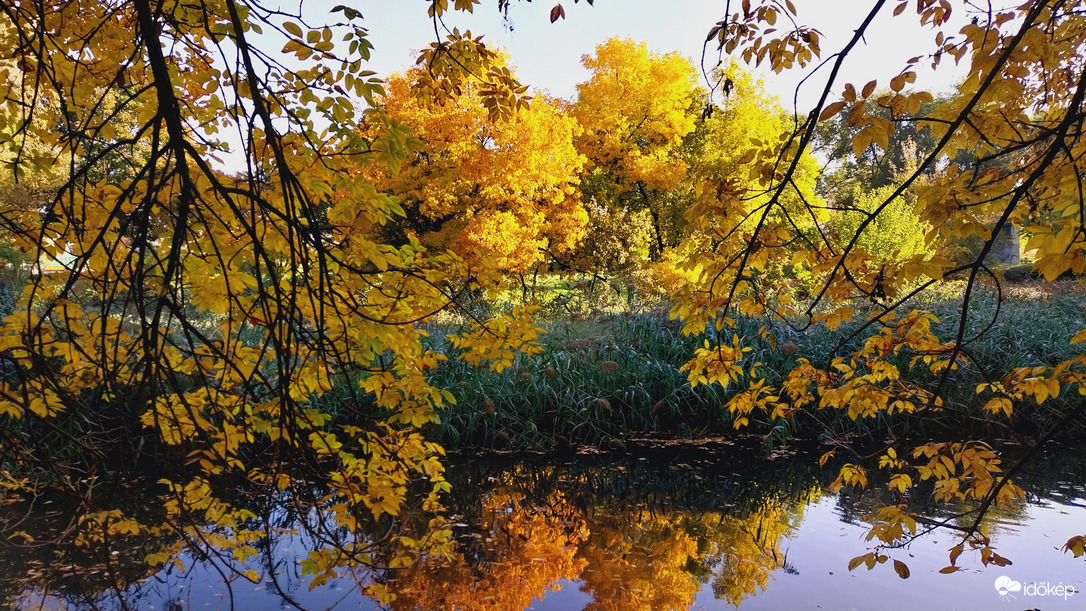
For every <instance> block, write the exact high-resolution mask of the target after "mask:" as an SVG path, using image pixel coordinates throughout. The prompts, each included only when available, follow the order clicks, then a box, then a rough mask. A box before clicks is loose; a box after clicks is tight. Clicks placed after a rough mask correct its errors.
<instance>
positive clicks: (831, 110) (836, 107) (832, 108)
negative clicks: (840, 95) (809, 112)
mask: <svg viewBox="0 0 1086 611" xmlns="http://www.w3.org/2000/svg"><path fill="white" fill-rule="evenodd" d="M845 104H847V102H834V103H833V104H830V105H829V106H827V107H826V108H824V109H822V114H820V115H818V120H819V121H825V120H826V119H829V118H830V117H832V116H834V115H836V114H837V113H839V112H841V109H842V108H844V107H845Z"/></svg>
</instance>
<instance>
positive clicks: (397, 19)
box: [306, 0, 967, 112]
mask: <svg viewBox="0 0 1086 611" xmlns="http://www.w3.org/2000/svg"><path fill="white" fill-rule="evenodd" d="M322 2H328V3H329V4H327V6H332V5H334V4H339V3H341V2H343V0H322ZM555 2H556V0H535V1H534V2H531V3H528V2H524V1H523V0H521V1H520V2H515V3H514V4H513V7H512V9H511V11H510V17H511V22H512V26H513V28H512V31H510V30H509V29H508V28H507V27H506V25H507V24H506V23H504V22H503V19H502V17H501V15H499V14H498V11H497V9H496V4H497V3H496V2H494V0H483V3H482V4H481V5H479V6H477V7H476V10H475V14H473V15H468V14H465V13H451V14H450V15H449V16H447V18H446V23H447V24H448V25H449V26H450V27H453V26H456V27H459V28H460V29H461V30H464V29H470V30H471V31H472V33H473V34H484V35H485V36H486V39H487V40H489V41H491V42H492V43H496V44H497V45H498V46H500V47H503V48H505V49H506V50H508V51H509V52H510V55H511V56H512V58H513V61H514V63H515V65H516V68H517V73H518V76H519V77H520V78H521V80H522V81H523V82H525V83H528V84H531V85H532V87H533V89H534V90H536V91H540V90H543V91H547V92H549V93H550V94H552V95H556V96H559V97H565V98H572V97H573V96H574V95H575V93H576V88H575V85H576V84H577V83H578V82H581V81H583V80H585V79H586V78H587V76H588V74H587V72H586V71H585V70H584V69H583V68H582V66H581V62H580V58H581V56H582V55H583V54H585V53H591V52H592V51H593V49H594V48H595V46H596V45H597V44H598V43H600V42H602V41H603V40H606V39H607V38H609V37H611V36H622V37H629V38H633V39H635V40H639V41H645V42H646V43H647V44H648V46H649V48H650V49H652V50H654V51H660V52H668V51H679V52H680V53H682V54H683V55H685V56H687V57H689V58H690V59H691V60H693V61H694V62H695V65H696V64H697V63H698V62H699V60H700V55H701V48H702V42H703V41H704V40H705V35H706V33H707V32H708V30H709V28H710V27H712V25H713V24H714V23H715V22H716V21H717V20H718V19H720V18H721V16H722V13H723V11H724V4H725V3H724V2H722V1H720V0H596V2H595V6H588V4H587V2H585V1H582V2H580V3H578V4H574V2H573V0H563V1H562V4H563V6H564V7H565V9H566V19H564V20H559V21H558V22H557V23H554V24H551V23H550V22H549V20H548V18H547V15H548V12H549V10H550V8H551V7H552V6H554V4H555ZM348 3H349V4H350V6H352V7H354V8H356V9H358V10H360V11H361V12H362V14H363V15H364V17H365V19H364V22H365V23H366V25H367V26H368V27H369V28H370V33H371V40H372V42H373V43H374V45H375V47H376V48H375V50H374V54H373V59H372V61H371V66H370V69H372V70H375V71H377V72H378V74H380V75H388V74H390V73H392V72H396V71H400V70H402V69H403V68H405V67H406V66H408V65H410V64H411V62H412V61H413V56H412V51H413V50H417V49H419V48H422V47H424V46H426V45H428V44H429V43H430V42H431V41H432V40H434V31H433V26H432V24H431V23H430V22H429V20H428V18H427V16H426V2H425V1H424V0H354V1H353V2H351V1H349V0H348ZM794 3H795V4H796V6H797V8H798V11H799V20H800V21H802V22H804V23H807V24H809V25H812V26H814V27H816V28H817V29H819V30H820V31H821V32H822V33H823V42H822V52H823V53H822V57H823V58H826V57H828V56H829V55H830V54H831V53H833V52H835V51H837V50H838V49H840V48H841V47H842V46H844V45H845V44H846V43H847V42H848V39H849V38H850V37H851V34H852V31H853V30H854V29H855V28H856V27H857V26H858V25H859V23H860V22H861V21H862V20H863V17H864V15H866V13H867V11H869V10H870V7H871V6H872V4H873V2H872V0H836V1H826V0H794ZM450 4H451V3H450ZM896 4H897V3H896V2H887V4H886V7H884V9H883V14H882V15H880V18H879V19H878V20H877V21H876V22H875V23H874V24H873V26H872V29H871V30H870V35H869V36H868V37H867V40H866V44H865V45H862V46H860V47H858V48H857V49H856V50H855V52H854V53H853V54H852V56H850V57H849V58H848V60H847V62H846V64H845V73H844V77H843V80H839V82H838V84H837V85H836V86H835V87H834V91H835V92H836V93H839V92H840V91H841V89H842V88H843V86H844V83H845V82H848V81H852V82H854V83H856V85H857V87H860V86H862V85H863V84H864V83H866V82H867V81H868V80H871V79H872V78H876V77H877V78H880V85H882V86H886V85H888V83H889V79H890V77H892V76H894V75H896V74H897V72H898V71H899V70H900V69H901V68H902V67H903V66H904V65H905V61H906V60H907V59H908V58H909V57H912V56H914V55H919V54H921V53H923V52H925V51H927V50H928V49H930V48H931V47H932V46H933V44H934V43H933V40H932V39H933V37H934V34H933V33H932V31H931V30H929V29H927V28H921V27H920V26H919V24H918V23H917V18H916V15H915V12H914V11H913V10H911V9H910V11H907V12H906V14H904V15H902V16H900V17H898V18H896V19H895V18H891V15H890V13H891V11H892V10H893V8H894V6H895V5H896ZM955 4H957V3H955ZM306 6H307V7H308V11H313V12H311V13H310V14H309V16H310V17H312V18H313V20H314V21H315V22H316V21H320V20H321V19H322V16H319V15H318V14H316V11H318V10H320V9H318V6H321V4H313V5H308V4H307V5H306ZM966 18H967V17H966V16H965V14H964V12H962V13H961V14H959V15H957V19H956V20H955V21H956V22H958V23H961V22H964V21H965V19H966ZM954 29H955V30H956V29H957V28H956V27H955V28H954ZM714 57H715V56H714ZM709 63H710V65H711V64H712V63H715V61H714V60H711V61H710V62H709ZM939 72H940V74H937V75H932V74H930V72H929V71H926V70H924V71H921V72H920V79H919V80H918V82H917V83H916V86H917V87H925V86H927V87H929V88H932V89H936V90H939V89H946V88H949V87H951V86H952V85H953V83H954V82H955V81H956V80H957V79H958V78H959V76H958V75H959V74H960V71H957V70H954V69H953V66H952V62H949V61H946V60H944V66H943V68H941V69H940V71H939ZM825 74H826V75H828V70H826V71H825ZM763 75H764V77H765V82H766V86H767V88H768V89H769V90H770V91H771V92H772V93H774V94H776V95H778V96H779V97H781V98H782V103H784V104H785V106H786V107H789V108H790V107H791V101H792V94H793V92H794V91H795V88H796V86H797V85H798V84H799V81H800V79H801V78H802V77H803V73H801V72H800V71H798V70H793V71H786V72H784V73H782V74H780V75H774V74H773V73H772V72H771V71H766V72H764V73H763ZM926 83H927V85H925V84H926ZM823 84H824V79H822V78H815V79H812V80H811V81H808V84H806V85H804V88H803V89H801V92H800V98H799V110H800V111H801V112H805V111H807V110H809V109H810V107H811V106H812V105H813V104H814V102H815V101H816V99H817V94H818V93H819V92H820V91H821V87H822V85H823Z"/></svg>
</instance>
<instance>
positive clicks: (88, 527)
mask: <svg viewBox="0 0 1086 611" xmlns="http://www.w3.org/2000/svg"><path fill="white" fill-rule="evenodd" d="M754 443H756V440H754V441H750V442H749V443H748V442H744V441H742V440H736V441H730V442H713V443H706V444H703V445H701V446H695V447H690V446H684V447H680V446H670V445H666V444H653V445H642V446H635V445H631V446H630V451H629V453H628V454H625V455H623V456H621V457H617V456H613V455H605V454H598V455H597V454H584V455H576V456H574V455H570V456H566V457H565V458H564V459H563V460H560V461H554V460H553V457H550V458H548V459H547V460H543V459H540V458H533V457H525V456H508V455H488V456H486V457H480V458H470V457H459V458H454V459H453V460H452V462H451V464H450V468H449V472H448V474H447V475H448V479H449V480H450V482H451V483H452V485H453V487H454V490H455V491H456V493H455V494H454V495H451V496H450V498H448V499H447V500H446V504H447V509H448V513H447V515H448V517H449V522H448V524H447V526H448V528H449V530H450V531H451V533H452V540H453V542H454V543H455V546H453V547H452V548H451V549H450V550H449V556H448V557H447V558H440V557H434V556H432V555H419V556H418V557H417V559H416V561H415V562H414V563H412V564H411V565H410V566H401V567H391V566H387V563H386V562H385V558H384V557H383V556H382V553H381V550H380V549H379V547H377V546H373V545H368V546H363V545H359V547H358V549H362V548H363V547H364V548H365V549H366V550H367V551H366V554H368V555H367V556H366V559H367V561H368V565H367V566H365V567H364V568H354V569H347V568H346V567H343V566H340V567H336V570H335V571H334V573H335V575H334V577H331V578H330V579H328V581H327V582H326V583H324V584H323V585H321V586H319V587H317V588H314V589H312V590H310V584H311V583H312V574H305V573H306V570H305V569H304V568H303V565H302V564H301V563H302V562H303V561H306V560H307V559H310V558H311V557H310V553H311V551H312V549H314V548H319V547H320V546H321V542H322V541H323V542H328V541H335V542H337V545H338V546H343V545H349V544H352V543H354V544H360V543H361V542H359V541H355V540H353V539H351V535H350V533H348V532H346V531H345V530H343V529H341V528H340V529H332V528H325V527H326V526H327V525H326V524H323V523H322V520H321V516H322V515H323V514H322V513H320V512H318V511H316V510H314V509H310V510H309V511H302V510H301V507H299V506H292V505H289V504H284V501H285V500H286V499H277V501H278V502H272V501H273V499H251V498H246V497H244V496H241V497H238V499H235V504H236V505H237V506H238V507H234V508H232V509H231V511H228V512H226V514H224V515H234V516H237V517H238V518H239V520H238V521H236V522H234V523H233V524H229V525H227V526H223V523H220V524H216V525H212V526H209V525H206V524H205V525H199V526H197V525H190V528H189V530H177V529H173V528H170V527H167V526H161V527H153V526H148V524H153V523H154V520H150V519H142V520H141V522H140V526H139V528H138V529H137V530H136V532H131V529H130V526H131V525H130V524H126V522H125V515H124V514H123V513H122V515H120V516H112V517H111V518H110V519H109V520H107V521H106V522H104V523H102V524H97V526H95V525H94V524H95V523H94V521H93V520H89V519H87V517H86V516H84V517H83V519H82V522H80V518H79V516H74V515H73V513H72V510H73V509H74V505H71V504H66V502H65V501H64V499H60V498H55V499H51V498H46V497H41V498H38V499H35V504H36V506H35V510H34V512H33V513H32V514H31V519H29V520H25V521H22V522H19V523H17V524H16V522H15V520H14V517H15V516H21V515H24V513H25V507H22V506H19V504H18V503H9V504H8V505H7V506H5V507H2V508H0V510H2V511H3V513H2V514H0V515H2V516H3V517H2V518H0V519H3V520H5V524H6V525H7V530H6V531H5V537H6V538H7V537H10V539H6V540H7V544H6V545H5V546H4V547H0V565H2V566H4V567H11V568H18V569H19V570H18V571H7V574H6V575H5V576H4V578H2V579H0V605H2V606H3V607H4V608H15V609H21V610H30V609H35V610H37V609H79V610H83V609H87V610H92V609H103V610H105V609H110V610H113V609H129V608H132V609H134V608H139V609H170V610H176V609H200V608H213V609H218V608H224V609H225V608H236V609H265V608H303V609H328V608H336V609H356V608H372V609H376V608H390V609H395V610H398V611H412V610H416V609H418V610H431V609H465V610H476V609H477V610H505V609H524V608H529V607H531V608H536V609H568V608H578V609H586V610H589V611H609V610H615V611H619V610H622V611H626V610H638V609H644V610H654V611H655V610H658V609H685V608H688V607H690V606H691V605H692V604H697V605H698V606H699V607H705V608H732V607H737V606H743V607H744V608H745V609H746V608H748V607H749V608H782V607H784V606H787V607H791V608H815V606H816V605H815V604H814V601H816V600H817V601H818V604H822V605H824V606H826V608H839V607H843V606H848V607H854V608H872V609H874V608H908V607H910V606H911V607H913V608H940V607H948V608H949V607H952V606H953V607H962V608H990V607H993V606H995V604H996V603H997V602H998V601H996V600H995V599H994V598H993V599H992V600H990V601H989V600H988V598H992V597H994V596H996V594H997V593H996V591H995V590H994V589H993V588H992V587H991V583H990V582H991V581H992V580H994V579H995V577H997V576H998V575H999V574H997V573H996V572H993V571H984V570H982V567H981V566H980V562H979V559H977V558H971V557H970V553H969V552H967V553H966V554H965V555H963V557H962V559H961V561H960V562H959V564H962V565H963V566H966V567H968V568H967V569H966V570H964V571H962V572H961V574H960V575H959V574H955V575H949V576H947V575H939V574H938V573H937V571H938V570H939V569H940V568H941V567H942V566H944V565H945V564H946V560H945V559H946V550H947V549H948V548H949V547H951V546H952V545H954V544H955V541H954V533H953V532H947V531H945V530H944V531H939V532H937V533H934V534H931V535H927V536H925V537H922V538H920V539H918V540H917V541H914V542H913V543H912V544H911V545H910V546H909V547H908V548H906V549H901V550H895V556H894V557H895V558H898V557H900V558H902V559H903V560H904V561H906V562H908V563H909V564H910V565H911V568H912V572H913V575H912V577H911V578H910V579H909V580H901V579H899V578H898V577H897V575H895V574H894V573H893V571H891V570H889V569H886V570H880V569H881V567H876V569H875V570H873V571H870V572H868V571H866V570H864V569H863V568H862V567H861V568H860V569H858V570H857V571H854V572H851V573H850V572H849V571H848V570H847V566H846V565H847V562H848V559H849V558H850V557H852V556H855V555H858V554H861V553H863V552H864V551H866V549H867V548H866V547H865V545H866V544H865V543H864V542H863V540H862V534H863V533H864V532H865V531H866V525H863V524H861V523H860V521H859V518H860V516H861V515H863V514H864V513H866V512H867V511H868V510H870V509H871V508H873V507H878V506H881V505H883V504H885V503H886V501H887V499H886V498H880V494H881V493H880V492H879V491H878V490H877V489H876V487H872V489H870V490H869V491H868V492H865V493H864V494H862V495H858V496H855V497H853V496H849V495H824V494H823V493H822V490H823V489H824V486H825V485H827V484H828V483H829V481H828V480H826V479H825V477H824V476H823V472H822V471H820V470H818V469H817V466H816V465H817V461H815V460H812V458H811V457H810V456H799V457H795V458H793V457H791V456H788V455H784V454H778V455H776V456H773V457H768V458H752V456H756V455H757V453H758V452H757V451H758V448H757V447H755V446H754V445H752V444H754ZM1046 461H1047V462H1043V463H1041V464H1040V465H1039V466H1038V467H1036V468H1035V469H1034V472H1033V473H1032V477H1031V478H1028V479H1027V478H1020V480H1019V481H1020V482H1022V483H1023V485H1024V487H1026V489H1027V491H1029V492H1030V493H1031V495H1034V497H1035V498H1034V500H1033V503H1032V504H1031V505H1028V506H1027V505H1026V504H1025V503H1023V504H1020V505H1017V506H1015V507H1011V508H1002V509H999V510H996V511H993V512H992V513H991V514H990V516H989V518H988V519H989V522H990V524H991V526H992V535H993V539H995V540H996V543H997V545H999V546H1000V552H1001V553H1004V554H1005V555H1007V556H1009V557H1011V558H1012V559H1013V560H1014V561H1015V563H1016V564H1015V565H1014V567H1013V568H1012V567H1007V568H1006V569H1000V570H1001V571H1004V572H1007V571H1018V572H1017V573H1014V572H1010V573H1007V574H1009V575H1011V576H1012V577H1015V578H1019V577H1020V578H1021V579H1023V580H1024V579H1027V578H1032V579H1034V580H1039V579H1042V578H1046V579H1052V580H1063V581H1064V582H1065V583H1067V584H1068V585H1071V582H1072V581H1074V580H1075V579H1076V578H1077V579H1078V582H1077V585H1076V587H1078V588H1086V584H1083V583H1082V578H1081V572H1082V571H1081V568H1082V567H1081V564H1080V563H1081V560H1078V561H1075V560H1072V559H1071V558H1070V556H1069V555H1066V554H1064V555H1061V554H1059V553H1058V546H1059V545H1060V544H1061V543H1062V541H1063V540H1065V538H1066V536H1070V535H1071V534H1074V533H1075V531H1076V530H1081V524H1082V522H1083V519H1084V518H1086V509H1084V508H1083V499H1084V497H1086V492H1084V490H1083V487H1082V485H1081V482H1084V481H1086V473H1084V472H1083V469H1084V466H1083V465H1084V463H1083V459H1082V457H1081V455H1075V454H1074V453H1071V452H1066V451H1062V452H1054V453H1052V454H1051V455H1049V456H1048V457H1047V458H1046ZM826 473H827V474H832V473H835V469H833V468H832V467H831V468H828V469H827V470H826ZM830 479H832V478H830ZM149 490H154V487H153V485H148V486H147V487H145V488H141V487H139V486H132V487H130V488H128V489H124V490H120V491H118V492H116V494H121V495H123V496H125V497H126V498H129V499H131V501H130V506H129V508H128V509H126V511H128V512H131V514H132V515H135V512H136V511H138V509H137V507H138V504H139V503H141V502H142V503H144V504H146V503H148V501H150V500H151V499H155V497H154V496H153V493H152V492H149ZM312 498H313V499H320V498H322V497H320V495H319V494H314V496H313V497H312ZM921 500H922V501H924V502H926V500H924V499H921ZM152 505H154V503H152ZM110 506H114V505H110ZM120 506H122V507H123V506H124V505H120ZM239 507H243V508H244V511H242V510H241V509H239ZM321 507H322V508H323V509H324V510H329V511H331V510H332V509H331V508H333V507H335V503H334V499H324V501H323V505H321ZM960 509H961V508H957V507H953V506H949V505H934V504H932V505H929V506H926V507H921V506H918V507H916V508H914V510H915V511H921V510H922V511H924V512H925V515H927V516H930V517H934V518H938V517H940V516H949V515H953V514H954V513H955V512H957V511H960ZM145 511H146V512H147V515H155V512H154V510H153V509H147V508H145ZM246 512H247V513H246ZM428 519H429V518H428V516H423V515H417V516H413V515H407V516H404V520H403V522H404V524H408V525H410V524H411V523H412V522H413V521H417V522H418V523H419V524H424V523H426V520H428ZM401 526H402V525H401ZM95 528H97V530H94V529H95ZM371 528H373V529H375V532H374V536H373V539H372V541H381V540H387V539H388V535H387V533H388V529H390V528H391V526H390V525H389V524H374V525H371ZM1039 528H1040V529H1041V530H1038V529H1039ZM382 529H383V530H382ZM1044 529H1048V530H1044ZM1042 531H1043V532H1046V533H1047V532H1049V531H1051V532H1053V533H1054V535H1053V537H1052V539H1051V541H1047V542H1044V543H1043V544H1040V543H1039V541H1038V540H1037V537H1038V535H1037V533H1038V532H1042ZM16 532H18V533H22V534H21V535H15V534H13V533H16ZM90 532H98V533H99V534H100V535H101V536H100V538H98V539H95V538H94V537H92V536H89V535H88V533H90ZM397 532H398V534H397V535H396V536H400V537H403V536H408V533H409V530H400V531H397ZM1059 534H1063V535H1064V539H1059V538H1058V535H1059ZM80 536H81V537H83V539H82V540H83V543H84V544H83V545H76V544H75V541H76V539H77V538H78V537H80ZM1044 536H1047V535H1044ZM239 538H243V539H245V541H246V543H245V546H244V547H243V546H240V545H239V544H238V543H239V542H238V539H239ZM50 539H56V540H58V541H61V543H59V544H43V543H40V542H43V541H47V540H50ZM239 549H245V550H246V551H244V552H243V553H238V550H239ZM160 555H164V556H165V557H168V558H170V562H167V563H166V564H165V565H163V564H162V563H154V562H150V561H149V560H155V559H156V558H158V557H159V556H160ZM1057 563H1058V564H1059V566H1058V567H1057V566H1056V565H1057ZM1038 565H1040V566H1038ZM1047 565H1051V566H1052V567H1053V568H1052V570H1049V569H1048V566H1047ZM182 567H183V569H182ZM1031 571H1032V572H1031ZM1075 576H1077V577H1075ZM887 593H892V594H893V595H892V596H891V597H889V598H888V597H887ZM387 594H392V595H394V598H393V599H392V600H388V599H387ZM948 596H949V597H950V598H947V597H948ZM954 596H958V597H959V598H958V599H954V600H957V602H950V601H951V600H952V599H953V597H954ZM985 597H987V598H985ZM382 598H384V600H383V601H382V600H381V599H382ZM1082 600H1086V594H1084V595H1083V597H1082V598H1081V599H1079V600H1078V601H1075V600H1071V601H1045V605H1044V608H1050V607H1051V608H1076V605H1077V603H1081V601H1082ZM933 601H942V602H944V603H946V604H933ZM382 602H383V603H384V604H382ZM1019 602H1023V601H1019ZM1034 602H1035V601H1034ZM1024 604H1025V606H1029V604H1028V601H1026V603H1024ZM1067 604H1070V605H1071V606H1061V605H1067ZM1019 606H1023V605H1019ZM1034 606H1042V605H1037V604H1035V605H1034Z"/></svg>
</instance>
